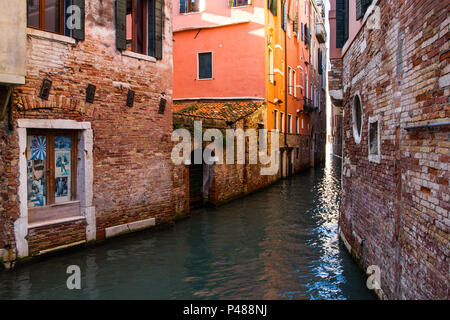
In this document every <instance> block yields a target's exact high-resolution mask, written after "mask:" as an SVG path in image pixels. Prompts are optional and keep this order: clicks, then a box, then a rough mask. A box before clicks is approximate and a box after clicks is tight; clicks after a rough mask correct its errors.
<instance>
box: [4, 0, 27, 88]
mask: <svg viewBox="0 0 450 320" xmlns="http://www.w3.org/2000/svg"><path fill="white" fill-rule="evenodd" d="M13 2H14V5H12V3H11V1H10V0H0V84H11V85H17V84H24V83H25V75H26V69H25V66H26V65H25V61H26V58H25V57H26V53H27V47H26V46H27V42H26V41H27V38H26V23H27V17H26V11H27V10H26V1H18V0H15V1H13Z"/></svg>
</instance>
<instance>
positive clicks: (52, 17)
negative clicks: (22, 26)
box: [27, 0, 70, 34]
mask: <svg viewBox="0 0 450 320" xmlns="http://www.w3.org/2000/svg"><path fill="white" fill-rule="evenodd" d="M68 5H70V1H65V0H27V20H28V27H31V28H36V29H40V30H44V31H49V32H54V33H59V34H64V33H65V32H64V31H65V30H64V24H65V22H64V21H65V13H64V12H65V8H66V7H65V6H68Z"/></svg>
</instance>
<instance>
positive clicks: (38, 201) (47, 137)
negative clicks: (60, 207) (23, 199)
mask: <svg viewBox="0 0 450 320" xmlns="http://www.w3.org/2000/svg"><path fill="white" fill-rule="evenodd" d="M76 145H77V134H76V132H75V131H70V130H60V131H57V130H29V132H28V136H27V149H26V158H27V186H28V207H29V208H30V209H32V208H38V207H44V206H51V205H54V204H60V203H64V202H69V201H72V200H75V199H76V170H77V165H76V159H77V148H76Z"/></svg>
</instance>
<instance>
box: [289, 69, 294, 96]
mask: <svg viewBox="0 0 450 320" xmlns="http://www.w3.org/2000/svg"><path fill="white" fill-rule="evenodd" d="M288 93H289V94H292V93H293V88H292V68H291V67H288Z"/></svg>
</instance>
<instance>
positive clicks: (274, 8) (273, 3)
mask: <svg viewBox="0 0 450 320" xmlns="http://www.w3.org/2000/svg"><path fill="white" fill-rule="evenodd" d="M277 2H278V0H271V1H270V12H272V14H273V15H274V16H276V15H277Z"/></svg>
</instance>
